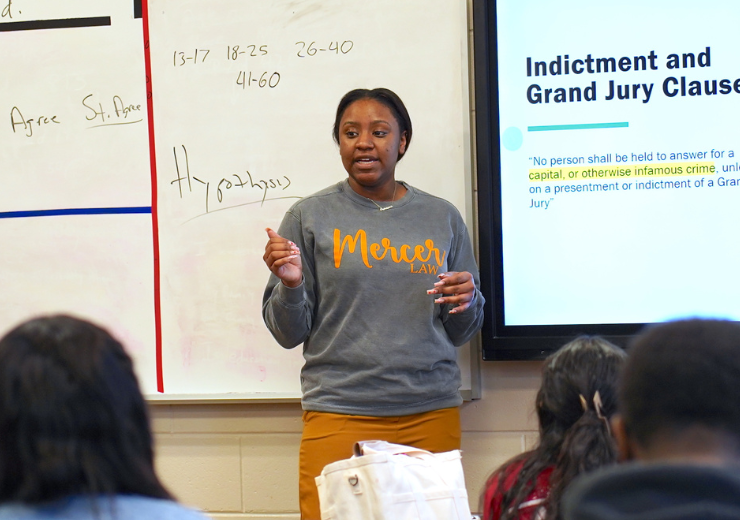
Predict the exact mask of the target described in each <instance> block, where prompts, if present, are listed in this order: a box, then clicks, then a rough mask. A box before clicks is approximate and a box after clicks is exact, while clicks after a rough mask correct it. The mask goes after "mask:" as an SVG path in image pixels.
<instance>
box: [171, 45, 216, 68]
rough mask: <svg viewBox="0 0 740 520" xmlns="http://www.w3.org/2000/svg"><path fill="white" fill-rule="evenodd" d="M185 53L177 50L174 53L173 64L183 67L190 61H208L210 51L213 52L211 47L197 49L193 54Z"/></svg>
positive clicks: (196, 62) (194, 62) (195, 62)
mask: <svg viewBox="0 0 740 520" xmlns="http://www.w3.org/2000/svg"><path fill="white" fill-rule="evenodd" d="M189 52H190V51H188V53H185V52H183V51H175V52H173V53H172V64H173V65H174V66H175V67H182V66H183V65H187V64H189V63H193V64H198V63H203V62H204V61H206V58H207V57H208V53H209V52H211V51H210V50H209V49H195V50H194V51H193V53H192V54H189Z"/></svg>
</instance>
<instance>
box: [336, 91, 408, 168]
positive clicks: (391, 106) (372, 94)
mask: <svg viewBox="0 0 740 520" xmlns="http://www.w3.org/2000/svg"><path fill="white" fill-rule="evenodd" d="M361 99H372V100H374V101H377V102H378V103H381V104H383V105H385V106H386V107H387V108H388V110H390V111H391V113H392V114H393V117H395V118H396V122H397V123H398V128H399V130H400V131H401V135H403V134H404V133H405V134H406V150H405V151H404V153H405V152H406V151H408V149H409V144H411V134H412V133H413V129H412V127H411V117H410V116H409V112H408V110H406V105H404V104H403V101H401V98H400V97H398V95H397V94H396V93H395V92H393V91H392V90H389V89H387V88H374V89H366V88H357V89H354V90H350V91H349V92H347V93H346V94H345V95H344V97H342V99H341V101H339V105H338V106H337V115H336V117H335V119H334V132H333V135H334V141H335V142H336V143H337V144H339V125H340V124H341V122H342V117H343V116H344V112H345V111H346V110H347V107H349V106H350V105H351V104H352V103H354V102H355V101H359V100H361ZM404 153H400V152H399V154H398V159H401V157H403V155H404Z"/></svg>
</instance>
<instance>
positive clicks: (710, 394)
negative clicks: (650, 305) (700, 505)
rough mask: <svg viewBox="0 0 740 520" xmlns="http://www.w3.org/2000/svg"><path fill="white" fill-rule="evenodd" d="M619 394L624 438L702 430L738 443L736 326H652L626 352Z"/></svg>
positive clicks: (739, 347)
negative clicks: (719, 433)
mask: <svg viewBox="0 0 740 520" xmlns="http://www.w3.org/2000/svg"><path fill="white" fill-rule="evenodd" d="M629 353H630V359H629V361H628V362H627V365H626V367H625V371H624V375H623V380H622V383H621V385H620V390H619V401H620V413H622V415H623V418H624V426H625V429H626V431H627V433H628V435H629V436H630V437H631V438H633V439H634V440H635V441H636V442H637V443H638V444H640V445H642V446H644V447H647V446H649V444H650V442H651V440H652V439H654V438H655V436H656V434H659V433H666V432H676V433H678V432H680V431H682V430H683V429H684V428H687V427H690V426H693V425H702V426H706V427H708V428H710V429H712V430H718V431H720V432H723V433H726V434H729V435H730V436H732V438H734V439H736V440H738V441H740V406H738V401H739V400H740V324H738V323H736V322H732V321H726V320H710V319H690V320H680V321H673V322H668V323H664V324H660V325H654V326H651V327H648V328H646V329H645V331H644V332H642V333H640V334H639V335H638V336H637V337H636V338H635V339H634V340H633V342H632V343H631V345H630V346H629Z"/></svg>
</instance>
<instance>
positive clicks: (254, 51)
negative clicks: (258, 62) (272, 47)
mask: <svg viewBox="0 0 740 520" xmlns="http://www.w3.org/2000/svg"><path fill="white" fill-rule="evenodd" d="M245 48H246V49H247V50H244V49H241V48H240V47H239V45H234V46H233V47H231V46H228V47H226V59H227V60H231V61H236V60H237V59H238V58H239V56H241V55H243V54H244V55H247V56H252V57H255V58H256V57H258V56H265V55H266V54H267V45H260V46H259V47H257V46H256V45H247V46H246V47H245Z"/></svg>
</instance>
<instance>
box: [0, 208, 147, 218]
mask: <svg viewBox="0 0 740 520" xmlns="http://www.w3.org/2000/svg"><path fill="white" fill-rule="evenodd" d="M151 212H152V208H151V206H134V207H129V208H69V209H38V210H30V211H4V212H0V218H28V217H58V216H63V215H127V214H131V213H151Z"/></svg>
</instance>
